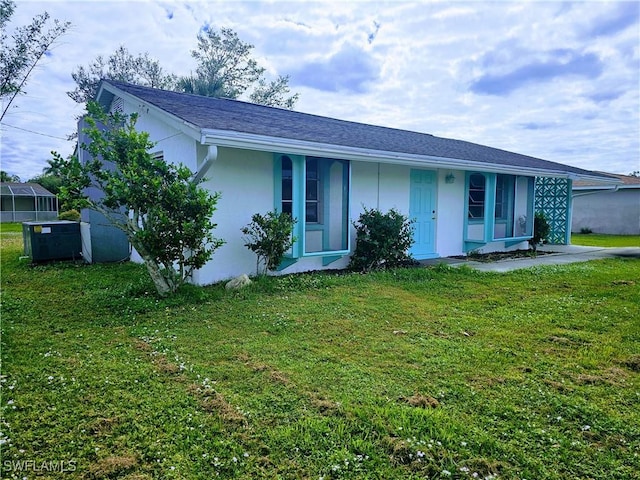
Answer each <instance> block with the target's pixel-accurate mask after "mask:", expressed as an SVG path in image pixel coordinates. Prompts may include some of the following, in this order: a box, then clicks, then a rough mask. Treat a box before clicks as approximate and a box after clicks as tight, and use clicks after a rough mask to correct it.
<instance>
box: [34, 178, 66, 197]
mask: <svg viewBox="0 0 640 480" xmlns="http://www.w3.org/2000/svg"><path fill="white" fill-rule="evenodd" d="M62 181H63V179H62V177H60V176H58V175H51V174H46V173H43V174H42V175H38V176H36V177H33V178H31V179H29V183H37V184H38V185H41V186H43V187H44V188H46V189H47V190H49V191H50V192H51V193H53V194H54V195H57V194H58V193H60V188H61V187H62Z"/></svg>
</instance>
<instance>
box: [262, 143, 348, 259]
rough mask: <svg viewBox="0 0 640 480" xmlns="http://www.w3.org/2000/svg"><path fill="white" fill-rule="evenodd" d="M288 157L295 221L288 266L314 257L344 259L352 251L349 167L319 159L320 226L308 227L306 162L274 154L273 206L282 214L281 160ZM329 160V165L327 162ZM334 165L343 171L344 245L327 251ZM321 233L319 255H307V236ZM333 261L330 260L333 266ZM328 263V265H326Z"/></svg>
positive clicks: (315, 224)
mask: <svg viewBox="0 0 640 480" xmlns="http://www.w3.org/2000/svg"><path fill="white" fill-rule="evenodd" d="M285 155H286V156H287V157H289V158H290V159H291V167H292V192H291V197H292V200H291V202H292V205H291V210H292V212H291V213H292V216H293V218H294V219H296V220H297V222H296V224H295V226H294V228H293V235H294V236H295V237H296V242H295V243H294V244H293V247H292V249H291V252H290V253H288V254H287V255H286V257H287V259H288V260H287V263H288V264H287V265H286V266H284V267H283V268H286V267H287V266H290V265H291V264H292V263H289V262H290V261H293V263H295V261H294V260H295V259H299V258H303V257H317V256H327V257H331V256H339V257H342V256H344V255H347V254H349V253H350V251H351V245H350V244H351V237H350V235H349V225H350V218H349V211H350V209H349V192H350V189H351V164H350V162H348V161H346V160H337V159H325V158H321V159H318V160H319V161H321V162H322V163H321V169H320V172H319V173H320V178H321V182H322V191H321V192H320V193H321V195H322V196H321V198H320V200H321V208H322V210H321V212H319V214H320V218H319V220H320V222H319V223H307V221H306V183H307V182H306V162H307V159H306V157H304V156H301V155H289V154H280V153H277V154H274V171H273V179H274V205H275V209H276V211H278V212H279V211H281V210H282V157H284V156H285ZM327 160H328V161H327ZM334 162H340V163H341V165H342V168H343V173H342V186H341V187H340V188H341V189H342V215H343V216H342V222H341V223H342V229H343V230H344V233H343V235H344V236H343V238H342V240H343V243H342V245H343V246H344V245H346V247H347V248H346V249H341V250H329V248H330V244H329V241H330V240H329V239H330V238H331V237H330V232H329V229H330V215H331V205H330V204H329V199H330V198H331V197H330V193H331V192H330V189H331V184H330V181H329V180H330V170H331V166H332V165H333V164H334ZM314 231H320V232H322V248H323V250H322V251H319V252H307V251H306V233H307V232H314ZM333 261H335V260H332V262H333ZM329 263H331V262H329Z"/></svg>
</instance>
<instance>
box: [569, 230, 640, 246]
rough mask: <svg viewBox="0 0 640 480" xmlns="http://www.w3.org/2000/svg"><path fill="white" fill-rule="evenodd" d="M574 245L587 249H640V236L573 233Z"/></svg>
mask: <svg viewBox="0 0 640 480" xmlns="http://www.w3.org/2000/svg"><path fill="white" fill-rule="evenodd" d="M571 244H572V245H584V246H587V247H640V235H604V234H601V233H588V234H583V233H572V234H571Z"/></svg>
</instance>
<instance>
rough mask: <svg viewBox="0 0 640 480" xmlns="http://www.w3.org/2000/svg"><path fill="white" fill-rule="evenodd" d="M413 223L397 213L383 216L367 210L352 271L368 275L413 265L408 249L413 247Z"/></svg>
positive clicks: (358, 233) (359, 228)
mask: <svg viewBox="0 0 640 480" xmlns="http://www.w3.org/2000/svg"><path fill="white" fill-rule="evenodd" d="M412 224H413V220H409V219H408V218H407V216H406V215H403V214H401V213H400V212H398V211H397V210H395V209H393V208H392V209H391V210H389V211H388V212H387V213H382V212H381V211H380V210H377V209H367V208H366V207H365V208H364V212H362V213H361V214H360V217H359V218H358V221H357V222H354V224H353V225H354V227H355V228H356V250H355V252H354V253H353V255H352V256H351V261H350V262H349V268H351V269H353V270H359V271H369V270H376V269H382V268H392V267H397V266H401V265H406V264H407V263H408V262H410V261H411V260H412V259H411V256H410V255H409V254H408V251H409V248H410V247H411V245H412V244H413V226H412Z"/></svg>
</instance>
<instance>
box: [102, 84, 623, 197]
mask: <svg viewBox="0 0 640 480" xmlns="http://www.w3.org/2000/svg"><path fill="white" fill-rule="evenodd" d="M115 96H118V97H120V98H122V99H124V100H125V101H127V102H129V103H131V104H133V105H137V107H138V108H137V111H144V112H145V113H149V114H152V115H154V116H156V117H161V118H162V119H163V121H165V122H167V123H168V124H169V125H171V126H172V127H174V128H176V129H177V130H178V131H180V132H182V133H184V134H185V135H187V136H189V137H191V138H193V139H195V140H196V141H199V142H200V143H201V144H203V145H215V146H218V147H232V148H241V149H245V150H256V151H267V152H279V153H290V154H299V155H309V156H317V157H334V158H341V159H345V160H353V161H362V162H377V163H387V164H397V165H408V166H414V167H419V168H435V169H438V168H440V169H453V170H472V171H479V172H494V173H505V174H512V175H527V176H538V177H556V178H569V179H571V180H588V181H593V182H597V183H598V184H608V185H611V184H617V182H616V181H615V180H612V179H611V177H606V176H600V175H598V174H597V173H595V172H593V173H585V174H581V173H576V172H570V171H566V170H560V169H558V170H555V169H547V168H532V167H522V166H517V165H504V164H500V163H491V162H480V161H472V160H463V159H456V158H447V157H437V156H430V155H417V154H409V153H402V152H393V151H383V150H373V149H367V148H361V147H349V146H343V145H336V144H329V143H320V142H312V141H306V140H297V139H290V138H285V137H273V136H265V135H257V134H252V133H246V132H239V131H232V130H213V129H205V128H200V127H198V126H197V125H194V124H192V123H190V122H187V121H186V120H184V119H182V118H180V117H178V116H176V115H173V114H172V113H169V112H167V111H166V110H163V109H161V108H159V107H156V106H155V105H153V104H152V103H150V102H147V101H145V100H143V99H141V98H139V97H137V96H135V95H132V94H129V93H127V92H125V91H123V90H121V89H119V88H118V87H116V86H114V85H111V84H110V83H108V82H105V81H102V82H100V85H99V87H98V92H97V94H96V101H97V102H98V103H100V104H101V105H102V106H103V107H104V108H107V109H108V108H109V107H110V106H111V103H112V102H113V100H114V98H115Z"/></svg>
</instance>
